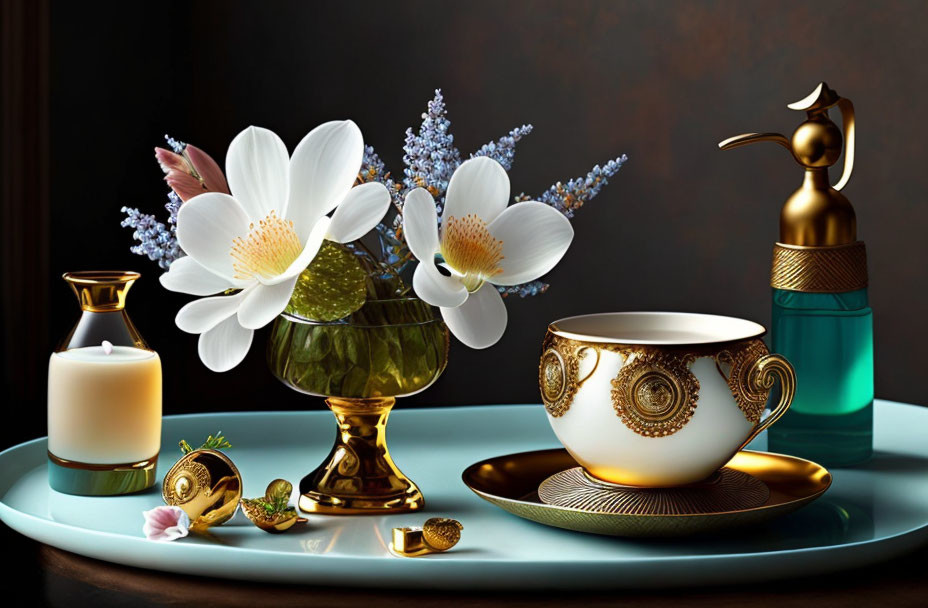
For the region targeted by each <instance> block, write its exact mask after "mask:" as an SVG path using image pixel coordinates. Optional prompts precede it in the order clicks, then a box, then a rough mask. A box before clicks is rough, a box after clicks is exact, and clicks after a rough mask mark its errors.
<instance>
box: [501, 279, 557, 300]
mask: <svg viewBox="0 0 928 608" xmlns="http://www.w3.org/2000/svg"><path fill="white" fill-rule="evenodd" d="M549 287H551V286H550V285H548V284H547V283H543V282H542V281H532V282H530V283H522V284H520V285H511V286H509V287H502V286H497V287H496V289H497V291H499V293H500V295H502V296H503V297H504V298H506V297H509V296H512V295H517V296H519V297H520V298H525V297H528V296H537V295H539V294H543V293H544V292H546V291H548V288H549Z"/></svg>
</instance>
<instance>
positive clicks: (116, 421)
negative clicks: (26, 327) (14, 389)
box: [48, 342, 161, 466]
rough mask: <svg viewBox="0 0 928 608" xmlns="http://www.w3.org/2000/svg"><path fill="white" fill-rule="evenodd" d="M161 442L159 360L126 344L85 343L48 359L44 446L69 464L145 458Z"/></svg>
mask: <svg viewBox="0 0 928 608" xmlns="http://www.w3.org/2000/svg"><path fill="white" fill-rule="evenodd" d="M160 445H161V360H160V358H159V357H158V354H157V353H155V352H153V351H150V350H144V349H141V348H134V347H131V346H113V345H112V344H109V343H108V342H107V343H105V344H101V345H100V346H85V347H82V348H73V349H70V350H66V351H62V352H56V353H53V354H52V356H51V359H50V360H49V364H48V451H49V452H50V453H51V455H53V456H55V457H57V458H58V459H61V460H65V461H68V462H70V463H72V465H76V466H80V465H81V464H88V465H107V464H112V465H117V464H121V465H126V464H134V463H139V462H142V461H146V460H150V459H152V458H153V457H155V456H157V455H158V451H159V449H160Z"/></svg>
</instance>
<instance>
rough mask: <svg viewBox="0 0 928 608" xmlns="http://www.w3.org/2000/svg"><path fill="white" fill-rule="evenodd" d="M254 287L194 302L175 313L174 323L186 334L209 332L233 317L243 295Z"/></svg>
mask: <svg viewBox="0 0 928 608" xmlns="http://www.w3.org/2000/svg"><path fill="white" fill-rule="evenodd" d="M255 287H257V286H255ZM255 287H251V288H249V289H246V290H245V291H240V292H239V293H236V294H233V295H231V296H214V297H212V298H200V299H199V300H194V301H193V302H190V303H189V304H187V305H186V306H184V307H183V308H181V309H180V310H179V311H178V312H177V316H176V317H174V323H176V324H177V327H179V328H180V330H181V331H185V332H187V333H188V334H202V333H203V332H205V331H209V330H211V329H212V328H214V327H216V326H217V325H219V324H220V323H222V322H223V321H225V320H226V319H228V318H229V317H231V316H233V315H234V314H235V311H237V310H238V307H239V306H240V305H241V304H242V300H243V299H244V297H245V295H246V294H247V293H248V292H249V291H251V290H252V289H255Z"/></svg>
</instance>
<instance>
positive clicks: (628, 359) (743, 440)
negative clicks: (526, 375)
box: [539, 312, 796, 487]
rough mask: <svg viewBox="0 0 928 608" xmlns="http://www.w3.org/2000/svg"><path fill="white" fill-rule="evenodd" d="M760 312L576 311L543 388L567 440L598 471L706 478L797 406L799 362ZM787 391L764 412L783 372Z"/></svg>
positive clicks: (645, 480)
mask: <svg viewBox="0 0 928 608" xmlns="http://www.w3.org/2000/svg"><path fill="white" fill-rule="evenodd" d="M765 332H766V330H765V329H764V327H763V326H762V325H758V324H757V323H754V322H753V321H747V320H744V319H737V318H733V317H722V316H716V315H703V314H695V313H676V312H618V313H604V314H594V315H583V316H579V317H569V318H566V319H561V320H560V321H555V322H554V323H551V325H549V326H548V333H547V335H546V336H545V341H544V347H543V350H542V356H541V365H540V366H539V384H540V387H541V396H542V400H543V401H544V404H545V409H546V410H547V411H548V420H549V421H550V422H551V426H552V428H553V429H554V432H555V434H556V435H557V437H558V439H559V440H560V441H561V443H562V444H564V447H565V448H567V451H568V452H570V454H571V455H572V456H573V457H574V458H575V459H576V460H577V462H578V463H580V464H581V465H582V466H583V467H584V468H585V469H586V471H587V472H588V473H589V474H590V475H592V476H593V477H596V478H598V479H601V480H604V481H607V482H611V483H616V484H622V485H630V486H648V487H657V486H676V485H683V484H688V483H693V482H697V481H701V480H703V479H706V478H707V477H709V476H711V475H712V474H713V473H714V472H715V471H716V470H718V469H719V468H720V467H722V466H723V465H724V464H725V463H726V462H728V461H729V460H730V459H731V457H732V456H734V455H735V453H737V452H738V450H740V449H741V448H743V447H744V446H745V445H747V444H748V442H750V441H751V440H752V439H753V438H754V437H756V436H757V434H758V433H760V432H761V431H763V430H764V429H766V428H767V427H769V426H770V425H771V424H773V423H774V422H776V420H777V419H778V418H779V417H780V416H782V415H783V414H784V413H785V412H786V410H787V409H788V408H789V404H790V402H791V401H792V399H793V394H794V393H795V389H796V376H795V373H794V372H793V368H792V366H791V365H790V364H789V362H787V361H786V359H784V358H783V357H781V356H780V355H771V354H768V352H767V347H766V346H765V345H764V343H763V341H762V340H761V337H762V336H763V335H764V333H765ZM775 377H776V378H779V380H780V384H781V388H782V390H781V397H780V402H779V403H778V404H777V406H776V407H775V408H774V409H773V411H772V412H771V413H770V415H768V416H767V417H766V418H765V419H764V420H761V416H762V415H763V412H764V408H765V405H766V403H767V397H768V395H769V393H770V389H771V388H772V387H773V383H774V379H775Z"/></svg>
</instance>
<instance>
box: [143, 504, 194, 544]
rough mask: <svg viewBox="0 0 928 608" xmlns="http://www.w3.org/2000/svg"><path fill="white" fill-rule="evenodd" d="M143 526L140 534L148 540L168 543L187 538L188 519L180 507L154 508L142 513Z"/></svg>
mask: <svg viewBox="0 0 928 608" xmlns="http://www.w3.org/2000/svg"><path fill="white" fill-rule="evenodd" d="M142 515H143V516H144V517H145V525H144V526H142V532H143V533H144V534H145V538H147V539H148V540H157V541H170V540H176V539H178V538H183V537H185V536H187V531H188V530H189V529H190V518H189V517H187V514H186V513H184V510H183V509H181V508H180V507H155V508H154V509H152V510H151V511H142Z"/></svg>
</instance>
